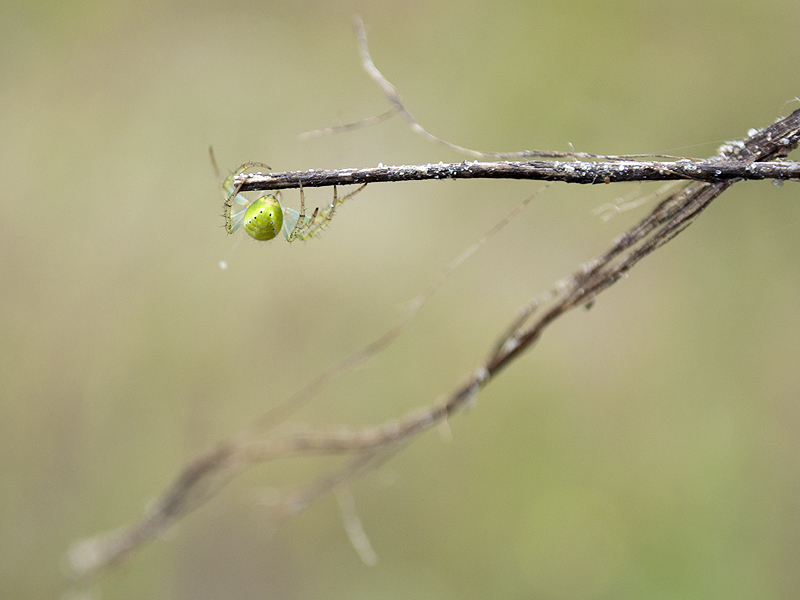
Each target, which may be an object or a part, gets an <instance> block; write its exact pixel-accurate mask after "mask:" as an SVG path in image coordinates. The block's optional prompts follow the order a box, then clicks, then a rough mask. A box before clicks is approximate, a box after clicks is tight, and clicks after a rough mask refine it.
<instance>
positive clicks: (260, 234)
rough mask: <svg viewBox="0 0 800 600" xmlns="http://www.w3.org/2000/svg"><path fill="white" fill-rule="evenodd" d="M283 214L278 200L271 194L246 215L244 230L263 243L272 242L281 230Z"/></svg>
mask: <svg viewBox="0 0 800 600" xmlns="http://www.w3.org/2000/svg"><path fill="white" fill-rule="evenodd" d="M281 225H283V213H282V212H281V205H280V204H279V203H278V199H277V198H276V197H275V196H273V195H272V194H269V195H267V196H262V197H261V198H259V199H258V200H256V201H255V202H253V203H252V204H251V205H250V206H248V207H247V211H246V212H245V213H244V228H245V230H246V231H247V233H248V234H249V235H250V236H251V237H253V238H255V239H257V240H260V241H262V242H265V241H267V240H271V239H272V238H274V237H275V236H276V235H278V232H279V231H280V230H281Z"/></svg>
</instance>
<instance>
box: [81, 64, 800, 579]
mask: <svg viewBox="0 0 800 600" xmlns="http://www.w3.org/2000/svg"><path fill="white" fill-rule="evenodd" d="M362 57H363V53H362ZM370 62H371V61H370ZM373 67H374V65H373ZM387 83H388V82H387ZM392 89H394V88H392ZM395 92H396V90H395ZM397 98H398V102H399V95H397ZM393 111H394V112H395V113H402V111H401V109H400V108H397V107H396V106H395V109H393ZM406 118H408V117H406ZM413 123H416V122H415V121H414V122H413ZM437 139H438V138H437ZM798 142H800V110H798V111H795V112H794V113H792V114H791V115H789V116H788V117H785V118H782V119H780V120H778V121H776V122H775V123H773V124H772V125H770V126H768V127H766V128H764V129H762V130H760V131H758V132H756V133H754V134H753V135H751V136H749V137H748V138H746V139H745V140H743V141H741V142H738V143H733V144H727V145H726V146H724V147H723V148H722V149H721V150H720V153H719V155H718V156H717V157H715V158H714V159H710V161H707V162H709V164H714V165H716V166H717V167H718V168H719V171H720V173H719V174H716V175H714V176H713V177H710V178H709V179H706V178H705V177H704V176H698V175H697V174H696V173H697V172H696V173H695V175H692V176H691V177H689V178H690V179H695V180H696V179H698V178H699V179H702V181H694V182H691V183H688V184H685V185H683V186H682V187H680V188H678V189H677V190H676V191H674V192H673V193H671V194H669V195H668V196H666V197H664V198H663V199H662V200H661V201H660V202H659V203H658V205H657V206H656V207H655V208H654V209H653V210H652V212H651V213H650V214H649V215H648V216H647V217H645V218H644V219H643V220H642V221H641V222H640V223H639V224H637V225H636V226H635V227H633V228H631V229H630V230H629V231H627V232H626V233H624V234H623V235H622V236H620V237H619V238H618V239H617V240H616V241H615V242H614V244H613V245H612V246H611V248H609V250H608V251H607V252H606V253H604V254H603V255H601V256H599V257H597V258H595V259H593V260H591V261H590V262H588V263H586V264H584V265H583V266H581V267H580V268H579V269H578V270H577V271H576V272H575V273H573V274H572V275H571V276H570V277H568V278H567V279H565V280H563V281H561V282H559V283H558V284H557V285H556V286H555V287H554V288H553V289H551V290H550V291H548V292H546V293H545V294H542V295H540V296H538V297H536V298H534V299H533V300H531V301H530V302H529V303H527V304H526V305H525V306H523V307H522V308H521V309H520V311H519V314H518V315H516V316H515V317H514V318H513V319H512V320H511V323H510V324H509V326H508V327H507V328H506V329H505V331H503V332H502V333H501V334H500V335H499V336H498V338H497V340H496V342H495V343H494V344H493V345H492V348H491V349H490V351H489V352H488V354H487V356H486V358H485V360H483V361H482V362H480V364H478V365H476V366H475V368H474V369H473V370H472V373H471V374H470V375H469V376H468V377H466V378H465V379H464V381H462V382H461V383H460V384H459V385H457V386H455V388H454V389H453V390H452V391H451V392H450V393H449V394H447V395H446V396H444V397H442V398H440V399H437V400H434V401H431V402H429V403H428V404H427V405H424V406H422V407H421V408H418V409H416V410H414V411H412V412H410V413H408V414H406V415H405V416H401V417H400V418H398V419H396V420H392V421H389V422H386V423H384V424H381V425H376V426H374V427H365V428H348V427H336V428H322V429H299V430H296V431H294V432H293V433H290V434H273V435H269V432H270V429H271V426H272V425H273V424H274V423H275V422H277V421H280V420H281V419H283V418H285V416H286V414H287V413H288V412H289V411H290V410H292V409H293V408H296V407H297V405H298V404H301V403H303V402H306V401H307V400H308V399H309V398H310V397H311V396H312V395H313V394H314V393H316V392H317V391H318V389H319V388H320V387H322V386H323V385H324V384H325V383H326V382H327V381H328V380H329V379H330V378H331V377H333V376H335V375H336V374H337V373H339V372H341V371H343V370H346V369H348V368H350V367H351V366H352V365H353V364H359V363H360V362H363V360H365V359H366V358H368V357H369V356H371V355H373V354H374V353H375V352H376V351H377V350H379V349H380V348H382V347H384V346H385V344H386V343H388V342H389V341H391V339H394V337H395V336H396V335H397V333H399V329H397V330H395V329H393V330H391V331H390V332H389V333H387V335H386V336H384V337H383V338H381V339H379V340H378V341H376V342H375V343H373V345H371V346H368V347H367V348H365V349H364V350H362V351H361V352H360V353H357V354H356V355H354V356H353V357H350V358H349V359H346V360H345V361H344V362H343V363H341V364H340V365H338V366H336V367H335V368H334V369H332V370H331V371H329V372H326V373H325V374H323V375H322V376H320V378H318V379H317V380H314V381H313V382H311V383H310V384H309V386H308V387H307V388H306V389H305V390H303V391H301V393H299V394H298V396H297V397H295V398H293V399H292V400H291V401H290V402H289V403H286V404H284V405H281V407H282V410H278V411H277V412H274V413H270V414H268V415H267V417H266V418H265V419H264V420H262V421H261V422H259V423H258V424H256V425H255V426H253V427H251V428H250V429H248V430H246V431H244V432H241V433H239V434H237V435H235V436H232V437H231V438H230V439H228V440H225V441H223V442H221V443H220V444H218V445H217V446H216V447H214V448H212V449H210V450H209V451H208V452H206V453H205V454H203V455H202V456H200V457H198V458H196V459H195V460H194V461H192V462H191V463H189V464H188V465H186V466H185V467H184V468H183V470H182V471H181V472H180V473H179V475H178V476H177V478H176V479H175V480H174V482H173V483H172V484H171V485H170V486H169V487H168V488H167V489H166V490H165V491H164V492H163V494H162V495H161V497H160V498H159V499H158V500H157V501H156V502H155V503H153V505H152V506H151V507H150V508H149V509H148V510H147V512H146V513H145V515H144V516H143V517H142V518H141V520H140V521H139V522H138V523H135V524H133V525H131V526H129V527H127V528H123V529H121V530H118V531H116V532H112V533H110V534H106V535H102V536H99V537H96V538H93V539H90V540H86V541H84V542H81V543H79V544H76V545H75V546H74V547H73V549H72V550H71V551H70V564H71V566H72V568H73V570H74V571H75V573H76V574H77V575H79V576H81V577H83V578H88V577H90V576H92V575H94V574H96V573H98V572H100V571H102V570H103V569H104V568H106V567H108V566H109V565H112V564H114V563H115V562H117V561H119V560H120V559H122V558H123V557H124V556H125V555H127V554H128V553H130V552H131V551H133V550H134V549H136V548H137V547H139V546H140V545H141V544H143V543H144V542H146V541H148V540H150V539H152V538H154V537H156V536H158V535H159V534H160V533H162V532H163V531H164V530H165V529H166V528H167V527H169V526H170V525H171V524H172V523H174V522H175V521H176V520H178V519H180V518H181V517H183V516H185V515H186V514H187V513H189V512H191V511H192V510H193V509H195V508H196V507H197V506H199V505H200V504H201V503H203V502H204V501H206V500H207V499H209V498H210V497H212V496H213V495H214V494H215V493H216V492H217V491H218V489H219V488H220V487H221V486H222V485H224V484H225V483H226V482H227V481H228V480H229V479H230V478H231V477H233V476H235V475H236V474H238V473H239V472H241V471H242V470H243V469H246V468H248V467H250V466H253V465H256V464H260V463H263V462H266V461H270V460H274V459H278V458H287V457H291V456H298V455H334V454H338V455H346V456H349V457H350V460H349V462H347V463H345V464H344V466H342V467H341V468H340V469H338V470H335V471H332V472H330V473H328V474H327V475H325V476H323V477H322V478H320V479H319V480H316V481H313V482H311V483H310V484H308V485H306V486H302V487H299V488H297V489H294V490H290V491H289V492H288V493H287V494H285V495H284V496H282V497H281V498H279V499H278V501H277V502H276V503H275V505H274V507H275V509H276V511H280V512H283V513H289V514H292V513H295V512H297V511H299V510H301V509H302V508H303V507H304V506H306V505H307V504H308V503H309V502H311V501H313V500H315V499H317V498H319V497H320V496H321V495H323V494H324V493H325V492H327V491H329V490H331V489H333V488H335V487H337V486H339V485H341V484H342V483H343V482H345V481H347V480H349V479H352V478H354V477H356V476H358V475H360V474H361V473H364V472H366V471H368V470H369V469H372V468H374V467H375V465H376V464H379V463H380V462H381V461H383V460H385V459H386V458H388V457H390V456H391V455H392V454H393V453H394V452H396V451H398V450H400V449H401V448H402V447H403V446H404V445H405V444H407V443H410V442H411V441H412V440H413V439H415V438H416V436H418V435H419V434H421V433H422V432H424V431H427V430H428V429H431V428H432V427H434V426H437V425H442V424H446V422H447V420H448V419H449V418H450V417H451V416H453V415H454V414H456V413H457V412H459V411H460V410H461V409H462V408H464V407H465V406H466V405H468V404H469V403H470V402H472V401H474V400H475V398H476V396H477V394H478V392H479V391H480V390H481V388H483V386H485V385H486V384H487V383H488V382H489V381H491V380H492V379H493V378H494V377H495V376H496V375H497V374H498V373H499V372H500V371H501V370H502V369H503V368H504V367H506V366H507V365H509V364H510V363H511V362H512V361H514V360H515V359H517V358H519V357H520V356H521V355H522V354H523V353H524V352H525V351H527V350H530V349H531V348H532V347H533V345H534V344H535V343H536V341H537V340H538V339H539V337H540V336H541V334H542V333H543V331H544V330H545V328H546V327H547V326H548V325H549V324H550V323H552V322H553V321H554V320H556V319H557V318H558V317H560V316H561V315H563V314H565V313H566V312H568V311H569V310H570V309H572V308H575V307H576V306H584V305H590V304H591V302H593V301H594V299H595V297H596V296H597V295H598V294H600V293H601V292H603V291H604V290H606V289H607V288H609V287H611V286H612V285H613V284H614V283H616V282H617V281H619V280H620V278H622V277H623V276H624V275H625V274H626V273H627V272H628V271H629V270H630V269H631V268H632V267H633V266H634V265H635V264H636V263H638V262H639V261H640V260H641V259H643V258H644V257H645V256H647V255H649V254H650V253H651V252H653V251H654V250H656V249H657V248H659V247H661V246H662V245H664V244H665V243H667V242H669V241H670V240H671V239H673V238H674V237H675V236H676V235H678V234H679V233H681V232H682V231H683V230H684V229H686V227H688V226H689V225H690V224H691V223H692V222H693V221H694V220H695V219H696V218H697V217H698V216H699V215H700V213H701V212H702V211H703V210H704V209H705V208H706V207H707V206H708V205H709V204H710V203H711V202H712V201H713V200H714V199H715V198H716V197H718V196H719V195H720V194H721V193H722V192H724V191H725V190H727V189H728V188H729V187H730V186H731V185H733V184H734V183H735V182H736V181H737V180H739V179H743V178H746V177H745V176H744V175H743V173H748V172H749V173H761V174H762V175H763V176H768V177H773V176H775V175H774V174H775V173H777V171H770V172H771V173H773V175H764V173H766V172H767V171H764V170H761V169H762V168H764V169H767V170H768V169H770V168H776V169H777V168H781V167H784V166H786V165H790V163H781V162H779V161H780V159H782V158H784V157H785V156H786V155H788V153H789V152H790V151H792V150H793V149H795V148H796V147H797V145H798ZM573 158H574V157H573ZM776 161H778V162H776ZM500 164H503V163H500ZM522 164H523V163H520V165H522ZM524 164H529V163H524ZM599 164H603V163H578V162H569V163H564V166H566V165H570V166H572V167H579V166H581V165H587V166H588V165H599ZM625 164H627V161H625V162H623V163H615V166H616V167H619V166H624V165H625ZM697 164H698V163H696V162H687V163H672V166H670V167H668V168H665V167H664V166H663V164H661V166H658V167H653V169H654V170H653V172H654V173H655V172H658V173H660V174H662V175H664V174H665V173H667V172H669V173H671V172H672V170H673V168H676V169H677V168H678V166H680V167H681V168H685V169H688V168H689V166H690V165H691V166H697ZM465 165H467V164H466V163H465ZM676 165H677V166H676ZM726 165H728V166H729V167H730V168H731V169H733V166H736V168H737V169H744V170H743V171H740V172H737V173H738V174H737V175H731V176H728V175H723V173H729V172H730V171H726V170H725V166H726ZM470 166H473V167H474V163H473V164H472V165H470ZM532 168H533V167H532ZM559 168H561V167H559ZM792 168H794V167H792ZM608 169H609V171H608V172H609V179H610V180H612V181H617V180H618V179H611V173H612V172H613V169H611V167H610V166H609V167H608ZM676 172H677V171H676ZM314 173H315V174H319V173H324V172H314ZM782 173H783V174H782V175H780V176H778V178H780V179H788V178H797V173H796V171H792V173H793V174H792V175H791V176H785V175H786V173H785V172H782ZM277 175H280V174H277ZM284 175H288V174H284ZM303 176H309V174H307V173H306V174H303ZM246 177H247V181H246V182H245V183H244V184H243V185H242V189H243V190H244V189H256V188H255V187H249V188H248V187H246V186H249V185H251V184H253V186H255V183H254V182H255V181H256V180H255V179H254V178H255V176H254V175H249V176H246ZM265 177H266V176H265ZM270 177H275V175H272V176H270ZM298 177H299V175H298ZM661 178H662V179H664V178H668V177H661ZM673 178H677V176H676V177H673ZM561 180H564V179H561ZM603 180H604V179H603V178H601V179H599V180H598V181H595V182H600V181H603ZM287 181H288V180H287ZM387 181H388V179H387ZM359 182H360V183H363V182H365V180H363V179H362V180H353V181H342V180H338V181H332V182H331V183H329V184H328V183H318V184H317V185H332V184H333V183H337V184H344V183H359ZM237 184H238V183H237ZM302 184H303V186H304V187H305V186H309V187H310V186H313V185H314V184H313V183H311V182H310V181H309V180H307V179H303V180H302ZM271 185H273V187H272V188H271V189H274V188H275V187H281V186H279V185H277V184H276V182H275V181H274V180H272V184H271ZM283 187H291V185H290V184H289V183H287V185H284V186H283ZM258 189H264V188H258ZM436 285H438V283H435V284H434V287H433V289H435V286H436ZM430 293H432V292H430ZM426 294H427V295H426ZM428 296H429V293H428V291H426V293H425V294H423V295H422V296H421V298H422V300H421V301H422V302H424V300H425V299H426V298H427V297H428ZM418 304H419V302H417V303H416V305H418ZM400 328H402V325H401V326H400ZM348 361H349V362H348Z"/></svg>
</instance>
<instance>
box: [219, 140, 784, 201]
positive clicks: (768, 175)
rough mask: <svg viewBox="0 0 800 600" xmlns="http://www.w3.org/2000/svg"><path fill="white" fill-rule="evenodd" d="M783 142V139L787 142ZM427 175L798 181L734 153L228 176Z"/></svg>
mask: <svg viewBox="0 0 800 600" xmlns="http://www.w3.org/2000/svg"><path fill="white" fill-rule="evenodd" d="M787 146H788V145H787ZM427 179H532V180H537V181H561V182H564V183H581V184H596V183H619V182H623V181H678V180H689V181H704V182H707V183H716V182H722V181H735V180H760V179H774V180H778V181H789V180H792V181H800V163H798V162H781V161H774V162H763V163H762V162H758V163H755V162H752V161H747V160H743V159H739V160H737V157H736V156H730V157H728V156H724V155H723V157H715V158H710V159H706V160H702V161H690V160H688V159H686V160H680V161H672V162H657V161H656V162H654V161H632V160H626V161H621V162H577V161H570V162H562V161H528V162H468V161H465V162H461V163H441V162H440V163H438V164H427V165H400V166H383V165H380V166H377V167H366V168H363V169H334V170H328V171H317V170H314V171H286V172H282V173H248V174H243V175H238V176H236V177H235V178H234V180H233V181H234V184H235V185H236V186H241V187H238V188H237V189H238V191H242V192H247V191H266V190H279V189H287V188H298V187H301V186H302V187H304V188H306V187H324V186H332V185H349V184H364V183H389V182H398V181H421V180H427Z"/></svg>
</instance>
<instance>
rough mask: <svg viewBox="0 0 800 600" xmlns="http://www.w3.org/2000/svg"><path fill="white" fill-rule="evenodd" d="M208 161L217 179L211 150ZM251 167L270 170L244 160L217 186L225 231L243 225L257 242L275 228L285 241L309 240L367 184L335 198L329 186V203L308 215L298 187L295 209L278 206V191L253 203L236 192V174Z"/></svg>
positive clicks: (215, 165) (264, 239) (267, 167)
mask: <svg viewBox="0 0 800 600" xmlns="http://www.w3.org/2000/svg"><path fill="white" fill-rule="evenodd" d="M211 162H212V164H213V165H214V170H215V171H216V172H217V178H218V179H220V180H221V177H220V176H219V170H218V169H217V164H216V161H215V160H214V153H213V151H211ZM253 167H262V168H265V169H270V170H271V167H270V166H269V165H265V164H264V163H259V162H249V163H245V164H243V165H242V166H241V167H239V168H238V169H236V171H234V173H232V174H231V175H230V176H229V177H228V178H227V179H226V180H225V181H222V182H221V187H222V192H223V194H224V195H225V204H224V211H225V213H224V214H225V230H226V231H227V232H228V233H233V232H234V231H236V230H237V229H239V227H241V226H242V225H244V230H245V231H246V232H247V234H248V235H249V236H250V237H252V238H253V239H256V240H259V241H267V240H271V239H273V238H275V237H276V236H277V235H278V232H279V231H282V232H283V235H284V236H285V237H286V241H287V242H293V241H294V240H308V239H311V238H312V237H314V236H315V235H317V234H318V233H319V232H320V231H322V229H323V228H324V227H326V226H327V225H328V223H330V221H331V219H332V218H333V215H334V213H335V212H336V209H337V208H339V206H341V205H342V203H344V201H345V200H348V199H350V198H352V197H353V196H355V195H356V194H357V193H358V192H360V191H361V190H363V189H364V188H365V187H366V186H367V184H366V183H365V184H363V185H361V186H360V187H359V188H357V189H356V190H354V191H352V192H350V193H349V194H347V195H346V196H344V197H342V198H339V197H338V194H337V190H336V186H333V201H332V202H331V204H330V206H328V208H326V209H324V210H320V209H319V208H316V209H314V212H313V213H312V214H311V216H307V215H306V209H305V194H304V193H303V187H302V186H301V187H300V211H299V212H298V211H296V210H295V209H293V208H289V207H288V206H281V204H280V196H281V193H280V192H276V195H274V194H267V195H266V196H261V197H260V198H258V199H257V200H255V201H253V202H249V201H248V200H247V198H245V197H244V196H243V195H242V194H240V193H239V189H241V187H242V184H241V183H240V184H239V185H238V186H234V185H233V180H234V178H235V177H236V176H237V175H241V174H242V173H244V172H245V171H246V170H247V169H250V168H253Z"/></svg>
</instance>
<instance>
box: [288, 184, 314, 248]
mask: <svg viewBox="0 0 800 600" xmlns="http://www.w3.org/2000/svg"><path fill="white" fill-rule="evenodd" d="M316 215H317V211H314V216H316ZM305 223H306V195H305V193H303V184H302V183H301V184H300V216H299V217H298V218H297V223H295V224H294V227H293V228H292V231H291V233H290V234H289V236H288V237H287V238H286V241H287V242H293V241H294V240H296V239H298V237H299V236H300V235H301V232H302V230H303V228H304V227H305ZM300 239H303V238H302V237H300Z"/></svg>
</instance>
